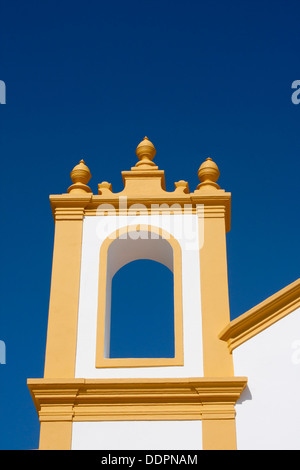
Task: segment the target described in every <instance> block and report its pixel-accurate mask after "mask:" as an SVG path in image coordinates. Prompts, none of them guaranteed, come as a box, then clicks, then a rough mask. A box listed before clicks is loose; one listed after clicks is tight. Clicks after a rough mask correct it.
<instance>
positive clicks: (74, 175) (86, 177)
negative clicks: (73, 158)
mask: <svg viewBox="0 0 300 470" xmlns="http://www.w3.org/2000/svg"><path fill="white" fill-rule="evenodd" d="M70 176H71V180H72V182H73V184H72V186H70V187H69V188H68V192H69V193H70V192H75V191H76V192H91V189H90V188H89V187H88V186H87V183H88V182H89V181H90V179H91V177H92V175H91V172H90V170H89V168H88V167H87V166H86V164H85V162H84V160H80V162H79V163H78V165H76V166H75V167H74V168H73V170H72V171H71V174H70Z"/></svg>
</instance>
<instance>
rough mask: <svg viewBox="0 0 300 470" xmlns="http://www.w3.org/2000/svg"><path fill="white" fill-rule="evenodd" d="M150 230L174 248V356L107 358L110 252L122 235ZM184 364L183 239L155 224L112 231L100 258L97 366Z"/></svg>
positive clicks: (101, 249) (101, 250)
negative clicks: (105, 351) (178, 239)
mask: <svg viewBox="0 0 300 470" xmlns="http://www.w3.org/2000/svg"><path fill="white" fill-rule="evenodd" d="M135 231H147V232H149V233H155V234H158V235H159V236H160V237H161V238H163V239H164V240H166V241H167V242H168V243H169V244H170V245H171V247H172V250H173V271H174V272H173V278H174V340H175V357H174V358H105V357H104V341H105V314H106V312H105V311H106V283H107V253H108V249H109V247H110V245H111V243H113V242H114V241H115V240H116V239H117V238H119V237H120V236H122V235H124V234H126V233H130V232H135ZM182 365H183V312H182V261H181V247H180V244H179V242H178V241H177V240H176V239H175V238H174V237H173V236H172V235H171V234H169V233H168V232H166V231H165V230H163V229H161V228H158V227H154V226H152V225H138V226H136V225H134V226H127V227H123V228H121V229H119V230H117V231H115V232H113V233H112V234H111V235H109V236H108V237H107V238H106V239H105V240H104V242H103V243H102V245H101V248H100V260H99V290H98V316H97V343H96V367H97V368H103V367H161V366H182Z"/></svg>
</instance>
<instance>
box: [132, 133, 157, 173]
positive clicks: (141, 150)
mask: <svg viewBox="0 0 300 470" xmlns="http://www.w3.org/2000/svg"><path fill="white" fill-rule="evenodd" d="M135 153H136V154H137V157H138V159H139V161H138V162H137V164H136V165H135V166H136V167H138V168H139V169H141V170H144V169H145V170H147V169H150V170H152V169H153V167H154V166H155V163H153V162H152V160H153V158H154V157H155V154H156V150H155V147H154V145H153V144H152V142H150V140H149V139H148V137H144V139H143V140H142V142H140V143H139V145H138V146H137V148H136V151H135Z"/></svg>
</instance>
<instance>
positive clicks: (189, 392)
mask: <svg viewBox="0 0 300 470" xmlns="http://www.w3.org/2000/svg"><path fill="white" fill-rule="evenodd" d="M27 384H28V388H29V390H30V393H31V396H32V399H33V402H34V404H35V406H36V409H37V412H38V415H39V419H40V421H41V422H43V421H60V422H61V421H107V420H108V421H115V420H160V419H165V420H194V419H198V420H199V419H205V420H208V419H213V420H215V419H234V416H235V410H234V405H235V403H236V401H237V400H238V399H239V397H240V395H241V393H242V391H243V390H244V388H245V387H246V384H247V379H246V378H245V377H222V378H215V377H213V378H208V377H205V378H174V379H166V378H163V379H69V380H64V379H61V380H59V379H57V380H56V379H29V380H28V381H27Z"/></svg>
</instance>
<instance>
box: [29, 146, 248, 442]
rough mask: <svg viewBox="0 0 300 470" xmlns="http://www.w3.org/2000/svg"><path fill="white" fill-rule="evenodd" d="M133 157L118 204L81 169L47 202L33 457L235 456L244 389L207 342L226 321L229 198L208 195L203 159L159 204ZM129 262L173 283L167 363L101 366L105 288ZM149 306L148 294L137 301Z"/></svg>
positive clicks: (144, 156) (222, 350) (107, 319)
mask: <svg viewBox="0 0 300 470" xmlns="http://www.w3.org/2000/svg"><path fill="white" fill-rule="evenodd" d="M136 154H137V157H138V162H137V163H136V165H135V166H134V167H132V168H131V170H130V171H123V172H122V177H123V182H124V189H123V191H121V192H120V193H114V192H113V190H112V187H111V184H109V183H108V182H102V183H100V184H99V185H98V194H97V195H94V194H93V193H92V191H91V189H90V188H89V187H88V186H87V184H88V182H89V180H90V177H91V174H90V171H89V169H88V167H87V166H86V165H85V163H84V161H83V160H82V161H81V162H80V163H79V165H77V166H76V167H75V168H74V169H73V171H72V173H71V178H72V182H73V184H72V185H71V186H70V187H69V189H68V192H67V194H62V195H56V196H50V202H51V207H52V211H53V216H54V220H55V241H54V252H53V270H52V282H51V297H50V305H49V320H48V333H47V348H46V358H45V371H44V377H43V378H42V379H30V380H28V386H29V389H30V391H31V394H32V397H33V400H34V402H35V405H36V408H37V411H38V414H39V419H40V422H41V431H40V449H103V450H111V449H122V450H124V449H133V450H135V449H145V450H147V449H173V450H174V449H181V450H188V449H199V450H200V449H235V448H236V433H235V403H236V401H237V399H238V398H239V397H240V394H241V392H242V391H243V389H244V388H245V386H246V382H247V380H246V379H245V378H244V377H235V376H234V371H233V362H232V356H231V354H230V352H229V350H228V347H227V344H226V342H224V341H222V340H221V339H220V338H219V333H220V331H222V329H223V328H225V326H226V325H227V324H228V323H229V321H230V316H229V301H228V283H227V259H226V232H228V231H229V230H230V193H227V192H225V191H224V190H222V189H220V187H219V185H218V184H217V180H218V177H219V170H218V167H217V165H216V164H215V163H214V162H213V161H212V160H211V159H210V158H208V159H207V160H206V161H205V162H204V163H203V164H202V165H201V167H200V168H199V171H198V176H199V179H200V184H199V185H198V187H197V189H196V190H195V191H194V192H190V190H189V185H188V183H187V182H185V181H178V182H176V183H175V190H174V191H173V192H168V191H166V188H165V179H164V171H162V170H159V168H158V166H156V164H155V163H154V162H153V159H154V157H155V154H156V150H155V148H154V146H153V144H152V143H151V142H150V141H149V140H148V138H147V137H145V138H144V140H143V141H142V142H141V143H140V144H139V145H138V147H137V149H136ZM140 259H149V260H153V261H156V262H158V263H161V264H163V265H165V266H167V267H168V268H169V269H170V270H171V271H172V273H173V283H174V299H173V304H174V323H173V324H174V355H173V356H172V357H156V355H155V354H154V355H153V357H120V358H118V357H111V354H110V323H111V298H112V295H114V292H112V288H111V286H112V279H113V277H114V275H115V274H116V273H117V272H118V271H119V270H120V269H121V268H122V267H123V266H125V265H127V264H128V263H130V262H132V261H135V260H140ZM145 275H146V274H145ZM128 282H131V280H130V279H129V280H128ZM132 282H133V281H132ZM152 295H153V292H152V291H151V286H150V285H149V290H148V291H147V292H145V301H147V297H149V296H152ZM126 307H127V306H126V304H124V305H123V306H122V315H124V318H126V315H127V314H128V312H126ZM142 308H143V306H142V305H141V310H142ZM124 334H126V332H125V333H124Z"/></svg>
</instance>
